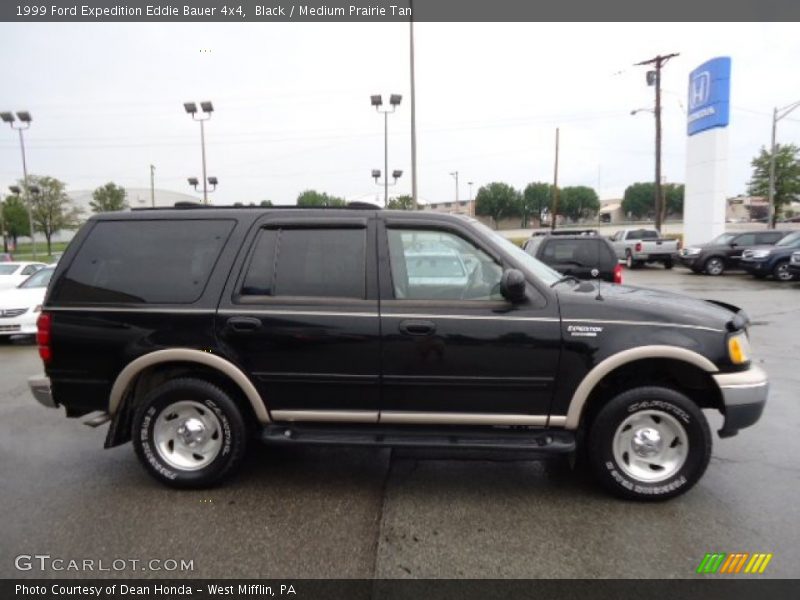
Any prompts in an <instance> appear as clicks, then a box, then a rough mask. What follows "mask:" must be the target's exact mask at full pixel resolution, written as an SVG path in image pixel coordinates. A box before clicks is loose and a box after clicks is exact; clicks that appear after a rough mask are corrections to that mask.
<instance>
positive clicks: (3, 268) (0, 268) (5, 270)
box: [0, 265, 19, 275]
mask: <svg viewBox="0 0 800 600" xmlns="http://www.w3.org/2000/svg"><path fill="white" fill-rule="evenodd" d="M17 269H19V265H0V275H12V274H13V273H14V271H16V270H17Z"/></svg>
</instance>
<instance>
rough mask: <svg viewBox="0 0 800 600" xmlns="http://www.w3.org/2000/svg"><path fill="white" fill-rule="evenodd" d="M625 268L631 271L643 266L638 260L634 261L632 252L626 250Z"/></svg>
mask: <svg viewBox="0 0 800 600" xmlns="http://www.w3.org/2000/svg"><path fill="white" fill-rule="evenodd" d="M625 266H626V267H628V268H629V269H638V268H639V267H640V266H641V263H640V262H639V261H638V260H633V254H632V253H631V251H630V250H625Z"/></svg>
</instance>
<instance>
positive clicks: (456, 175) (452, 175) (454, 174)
mask: <svg viewBox="0 0 800 600" xmlns="http://www.w3.org/2000/svg"><path fill="white" fill-rule="evenodd" d="M450 176H451V177H453V178H454V179H455V180H456V205H458V171H453V172H452V173H450Z"/></svg>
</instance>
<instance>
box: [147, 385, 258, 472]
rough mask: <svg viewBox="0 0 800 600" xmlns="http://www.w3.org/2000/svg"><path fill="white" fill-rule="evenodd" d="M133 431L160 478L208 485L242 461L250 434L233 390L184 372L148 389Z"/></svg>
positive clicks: (149, 462)
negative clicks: (234, 397) (230, 391)
mask: <svg viewBox="0 0 800 600" xmlns="http://www.w3.org/2000/svg"><path fill="white" fill-rule="evenodd" d="M176 419H177V420H176ZM173 421H174V423H173ZM187 426H188V429H187ZM192 429H194V431H191V430H192ZM192 434H194V438H195V439H191V438H192V437H193V436H192ZM131 437H132V438H133V447H134V449H135V451H136V455H137V456H138V458H139V461H140V462H141V463H142V465H143V466H144V467H145V469H146V470H147V472H148V473H150V475H152V476H153V477H155V478H156V479H157V480H158V481H160V482H161V483H164V484H166V485H169V486H172V487H178V488H203V487H209V486H211V485H214V484H216V483H219V482H220V481H222V480H223V479H224V478H225V477H227V476H228V475H230V474H231V473H232V472H233V471H234V470H235V469H236V467H238V466H239V464H240V463H241V461H242V458H244V454H245V449H246V446H247V437H248V435H247V426H246V424H245V421H244V418H243V417H242V413H241V412H240V410H239V408H238V407H237V406H236V403H235V402H234V401H233V400H232V399H231V398H230V396H228V394H226V393H225V392H224V391H222V390H221V389H220V388H218V387H217V386H215V385H213V384H211V383H208V382H207V381H203V380H201V379H192V378H181V379H174V380H172V381H168V382H166V383H164V384H162V385H160V386H159V387H157V388H156V389H154V390H152V391H151V392H150V393H149V394H147V396H146V397H145V399H144V401H143V402H142V403H141V404H140V405H139V406H138V407H137V408H136V411H135V412H134V416H133V429H132V435H131Z"/></svg>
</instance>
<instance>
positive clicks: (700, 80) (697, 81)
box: [689, 71, 711, 110]
mask: <svg viewBox="0 0 800 600" xmlns="http://www.w3.org/2000/svg"><path fill="white" fill-rule="evenodd" d="M710 96H711V73H709V72H708V71H701V72H700V73H697V74H696V75H694V76H693V77H692V80H691V82H690V83H689V110H694V109H695V108H697V107H698V106H703V105H704V104H706V103H707V102H708V99H709V97H710Z"/></svg>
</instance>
